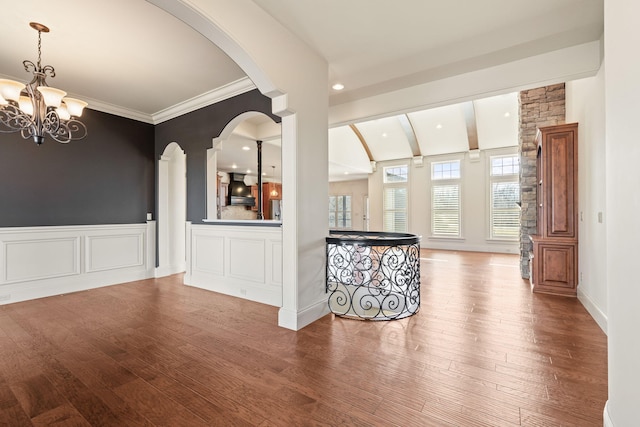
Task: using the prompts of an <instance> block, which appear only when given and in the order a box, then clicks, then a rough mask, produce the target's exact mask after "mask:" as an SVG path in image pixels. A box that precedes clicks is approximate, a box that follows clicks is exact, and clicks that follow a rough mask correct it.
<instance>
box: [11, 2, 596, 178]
mask: <svg viewBox="0 0 640 427" xmlns="http://www.w3.org/2000/svg"><path fill="white" fill-rule="evenodd" d="M253 1H254V3H256V4H257V5H258V6H259V7H261V8H262V9H264V10H265V11H266V12H267V13H269V14H270V15H272V16H273V17H274V18H275V19H276V20H278V21H279V22H280V23H282V25H283V26H285V27H286V28H288V29H289V30H290V31H291V32H293V33H294V34H296V35H297V36H298V37H299V38H300V39H302V40H303V41H304V42H306V43H307V44H308V45H309V46H310V47H311V48H313V49H314V50H316V51H317V52H318V53H319V54H320V55H321V56H323V57H324V58H326V60H327V61H328V63H329V82H330V84H333V83H336V82H341V83H343V84H344V85H345V89H344V90H343V91H341V92H335V91H334V92H331V96H330V100H329V103H330V105H338V104H341V103H343V102H347V101H351V100H354V99H359V98H362V97H366V96H371V95H374V94H380V93H384V92H388V91H391V90H397V89H399V88H403V87H410V86H413V85H416V84H420V83H424V82H427V81H430V80H434V79H439V78H443V77H446V76H451V75H455V74H460V73H463V72H467V71H471V70H476V69H481V68H486V67H489V66H492V65H497V64H501V63H505V62H508V61H513V60H516V59H519V58H524V57H528V56H531V55H535V54H540V53H544V52H549V51H553V50H557V49H560V48H564V47H567V46H572V45H577V44H581V43H586V42H589V41H594V40H598V39H599V38H600V37H601V35H602V32H603V0H536V1H530V0H483V1H470V0H446V1H445V0H439V1H435V0H398V1H394V2H391V1H382V0H376V1H373V0H349V1H344V0H322V1H318V0H253ZM6 3H7V4H6V5H3V7H2V13H1V14H0V40H3V46H2V49H0V75H3V76H4V77H8V78H12V79H16V80H21V81H25V80H28V79H29V76H28V74H27V73H26V72H25V71H24V69H23V67H22V61H23V60H25V59H29V60H32V61H35V60H36V53H37V50H36V43H37V33H36V32H35V31H34V30H33V29H31V28H30V27H29V25H28V23H29V22H30V21H37V22H41V23H43V24H45V25H47V26H49V27H50V28H51V32H50V33H48V34H43V40H42V61H43V64H50V65H53V66H54V67H55V69H56V72H57V75H56V77H55V78H54V79H49V84H50V85H52V86H54V87H60V88H62V89H64V90H66V91H68V92H69V93H70V94H72V95H74V96H76V97H78V98H81V99H85V100H87V101H88V102H89V103H90V105H89V108H93V109H96V110H101V111H106V112H110V113H114V114H119V115H122V116H126V117H131V118H135V119H137V120H142V121H146V122H149V123H158V122H160V121H163V120H167V119H169V118H171V117H173V116H175V115H177V114H180V113H183V112H186V111H190V110H193V109H195V108H199V107H201V106H204V105H207V104H209V103H211V102H215V101H217V100H221V99H224V98H225V97H229V96H233V95H235V94H238V93H242V92H244V91H247V90H250V89H251V88H253V84H252V82H251V81H250V80H248V78H247V77H246V75H245V73H244V72H243V71H242V70H241V69H240V68H239V67H238V66H237V65H236V64H235V63H233V62H232V61H231V60H230V59H229V58H228V57H227V56H226V55H225V54H224V53H223V52H222V51H221V50H219V49H218V48H217V47H216V46H214V45H213V44H212V43H211V42H209V41H208V40H207V39H205V38H204V37H203V36H201V35H200V34H199V33H197V32H195V31H193V30H192V29H191V28H189V27H187V26H186V25H184V24H183V23H182V22H181V21H179V20H177V19H176V18H174V17H173V16H171V15H169V14H167V13H166V12H164V11H163V10H161V9H159V8H157V7H156V6H154V5H152V4H150V3H148V2H147V1H144V0H109V1H98V0H56V1H51V0H20V1H12V2H9V1H6ZM8 41H10V42H8ZM186 47H188V48H186ZM513 96H514V95H507V96H504V97H494V98H490V99H486V100H476V101H475V102H474V107H475V112H476V123H477V131H478V139H479V141H480V145H481V148H491V147H498V146H505V145H509V144H511V143H515V142H514V141H513V132H514V129H515V131H516V132H517V129H516V128H515V127H514V126H516V125H517V110H515V114H514V110H513V108H514V104H513V99H514V98H513ZM461 108H462V107H461V106H459V105H458V106H445V107H442V108H438V109H433V110H429V111H416V112H411V113H408V114H407V115H406V116H405V118H404V119H408V120H409V122H410V123H411V126H412V127H413V131H414V132H415V136H416V139H417V142H418V144H419V148H420V151H421V153H422V154H423V155H427V154H440V153H443V152H451V151H465V150H467V149H468V142H467V139H466V129H465V127H464V123H465V122H464V115H462V112H461ZM515 108H516V109H517V104H516V107H515ZM507 111H511V116H510V117H511V118H505V117H504V113H505V112H507ZM389 115H390V116H394V115H395V113H394V112H389ZM514 123H516V125H514ZM438 124H440V125H441V127H440V128H436V126H437V125H438ZM254 125H255V126H259V125H260V123H258V124H255V123H254ZM355 125H356V128H357V129H358V130H359V131H360V132H361V134H362V135H363V136H364V137H365V139H366V142H367V144H368V146H369V149H370V151H371V153H372V155H373V158H374V160H377V161H380V160H384V159H389V158H393V157H396V156H408V157H411V155H412V153H411V149H410V148H409V146H408V141H407V140H406V130H403V128H402V124H401V123H400V119H399V118H398V117H390V118H386V119H385V118H382V119H381V118H378V119H377V120H373V121H366V120H365V122H363V123H357V124H355ZM267 133H272V132H271V131H270V132H267ZM384 133H386V134H387V136H386V137H383V136H382V135H383V134H384ZM260 134H261V131H259V130H257V129H254V130H253V131H250V132H249V135H248V136H249V137H250V138H252V137H254V136H255V135H260ZM244 136H245V137H247V135H244ZM403 138H405V140H404V141H403ZM329 139H330V141H329V146H330V153H329V158H330V164H329V167H330V170H331V171H332V172H331V174H332V175H333V176H334V178H335V177H337V176H343V178H344V176H345V172H349V174H350V175H351V176H358V174H362V173H366V171H367V167H370V166H367V165H368V162H369V157H368V155H367V153H366V152H365V151H364V148H362V145H361V144H360V141H359V139H358V137H357V136H356V135H355V134H354V132H353V130H352V129H350V128H349V127H348V126H347V127H346V128H345V129H331V130H330V132H329ZM400 141H403V142H402V143H400ZM274 144H275V145H274ZM359 144H360V145H359ZM465 144H467V145H465ZM227 145H229V144H227ZM271 145H272V146H274V147H275V146H276V145H277V143H276V142H274V141H271ZM336 147H338V149H337V150H336ZM273 162H274V161H273V160H268V161H267V163H273Z"/></svg>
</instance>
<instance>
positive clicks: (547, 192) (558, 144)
mask: <svg viewBox="0 0 640 427" xmlns="http://www.w3.org/2000/svg"><path fill="white" fill-rule="evenodd" d="M536 139H537V143H538V156H537V180H538V187H537V200H536V202H537V234H535V235H531V236H529V238H530V239H531V242H532V243H533V253H531V254H530V256H529V259H530V269H531V270H530V278H529V280H530V282H531V287H532V290H533V292H542V293H550V294H558V295H568V296H576V294H577V286H578V279H577V278H578V212H577V210H578V124H577V123H572V124H566V125H557V126H548V127H542V128H540V129H538V133H537V137H536Z"/></svg>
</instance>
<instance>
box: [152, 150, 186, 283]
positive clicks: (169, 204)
mask: <svg viewBox="0 0 640 427" xmlns="http://www.w3.org/2000/svg"><path fill="white" fill-rule="evenodd" d="M158 196H159V197H158V199H159V200H158V208H159V209H158V268H157V270H156V277H162V276H168V275H170V274H176V273H180V272H183V271H184V270H185V241H186V239H185V222H186V214H187V156H186V154H185V152H184V150H183V149H182V148H181V147H180V145H178V144H177V143H175V142H172V143H171V144H169V145H167V147H166V148H165V150H164V152H163V153H162V156H160V160H159V162H158Z"/></svg>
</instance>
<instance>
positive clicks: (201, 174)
mask: <svg viewBox="0 0 640 427" xmlns="http://www.w3.org/2000/svg"><path fill="white" fill-rule="evenodd" d="M248 111H259V112H261V113H264V114H267V115H268V116H270V117H271V118H272V119H273V120H275V121H276V122H278V123H279V122H280V118H279V117H277V116H274V115H272V114H271V99H269V98H267V97H266V96H264V95H262V94H261V93H260V92H259V91H258V90H253V91H251V92H247V93H244V94H241V95H238V96H235V97H233V98H230V99H227V100H225V101H223V102H219V103H217V104H213V105H209V106H207V107H204V108H201V109H199V110H196V111H193V112H191V113H188V114H185V115H183V116H180V117H176V118H175V119H172V120H168V121H166V122H164V123H160V124H158V125H157V126H156V128H155V131H156V137H155V140H156V159H159V158H160V156H161V155H162V153H163V152H164V149H165V148H166V147H167V145H169V144H170V143H172V142H176V143H178V144H179V145H180V147H182V149H183V150H184V151H185V154H186V155H187V221H191V222H193V223H201V222H202V219H203V218H206V217H207V193H206V191H207V149H209V148H211V146H212V139H213V138H215V137H217V136H219V135H220V133H221V132H222V130H223V129H224V127H225V126H226V125H227V123H229V122H230V121H231V120H233V118H235V117H236V116H238V115H240V114H242V113H246V112H248ZM156 175H157V173H156ZM157 182H158V181H157V177H156V184H157ZM156 199H157V197H156Z"/></svg>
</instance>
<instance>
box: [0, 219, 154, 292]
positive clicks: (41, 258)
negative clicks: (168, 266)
mask: <svg viewBox="0 0 640 427" xmlns="http://www.w3.org/2000/svg"><path fill="white" fill-rule="evenodd" d="M154 242H155V221H149V222H147V223H146V224H117V225H82V226H51V227H7V228H0V304H10V303H14V302H19V301H26V300H30V299H35V298H42V297H47V296H53V295H60V294H65V293H69V292H77V291H82V290H87V289H92V288H97V287H101V286H107V285H115V284H118V283H123V282H129V281H133V280H140V279H146V278H150V277H153V269H154V266H155V243H154Z"/></svg>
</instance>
